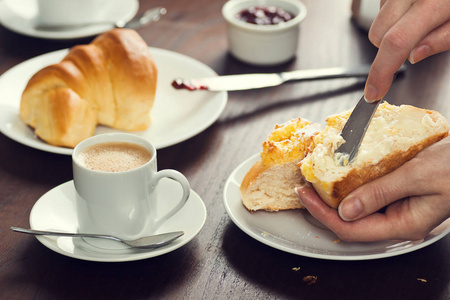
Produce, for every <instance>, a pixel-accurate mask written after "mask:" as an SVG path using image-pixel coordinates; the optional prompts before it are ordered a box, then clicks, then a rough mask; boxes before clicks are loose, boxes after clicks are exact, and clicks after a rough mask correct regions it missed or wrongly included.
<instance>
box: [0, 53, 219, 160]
mask: <svg viewBox="0 0 450 300" xmlns="http://www.w3.org/2000/svg"><path fill="white" fill-rule="evenodd" d="M150 52H151V54H152V56H153V58H154V59H155V62H156V65H157V67H158V85H157V88H156V98H155V104H154V106H153V108H152V111H151V115H152V121H151V124H150V127H149V128H148V129H147V130H145V131H139V132H133V133H134V134H136V135H139V136H141V137H143V138H145V139H147V140H149V141H150V142H151V143H152V144H153V145H154V146H155V147H156V149H161V148H165V147H168V146H172V145H174V144H177V143H180V142H182V141H185V140H187V139H189V138H191V137H193V136H195V135H197V134H198V133H200V132H202V131H203V130H205V129H206V128H208V127H209V126H210V125H211V124H213V123H214V122H215V121H216V120H217V119H218V118H219V116H220V114H221V113H222V111H223V110H224V108H225V105H226V103H227V99H228V94H227V92H209V91H196V92H190V91H187V90H177V89H175V88H173V87H172V81H173V80H174V79H175V78H177V77H182V78H190V77H212V76H217V74H216V73H215V72H214V71H213V70H212V69H211V68H210V67H208V66H207V65H205V64H203V63H201V62H199V61H197V60H195V59H193V58H190V57H188V56H185V55H181V54H178V53H176V52H172V51H168V50H163V49H158V48H150ZM66 53H67V49H66V50H59V51H55V52H50V53H47V54H43V55H40V56H37V57H34V58H32V59H29V60H27V61H25V62H23V63H21V64H18V65H17V66H15V67H13V68H11V69H9V70H8V71H6V72H5V73H4V74H3V75H2V76H0V95H1V97H0V111H1V112H0V132H2V133H3V134H4V135H6V136H7V137H9V138H10V139H12V140H15V141H16V142H19V143H21V144H24V145H27V146H29V147H32V148H35V149H39V150H43V151H47V152H53V153H58V154H65V155H71V154H72V149H69V148H64V147H55V146H51V145H49V144H47V143H45V142H43V141H42V140H41V139H39V138H38V137H37V136H35V135H34V132H33V130H32V129H30V128H29V127H28V126H26V125H25V124H24V123H23V121H22V120H21V119H20V116H19V106H20V99H21V96H22V92H23V90H24V89H25V86H26V84H27V82H28V80H29V79H30V78H31V77H32V76H33V75H34V73H36V72H37V71H38V70H40V69H41V68H43V67H45V66H48V65H50V64H53V63H57V62H59V61H61V60H62V59H63V57H64V56H65V55H66ZM109 132H120V131H119V130H116V129H112V128H108V127H104V126H98V127H97V130H96V132H95V134H102V133H109Z"/></svg>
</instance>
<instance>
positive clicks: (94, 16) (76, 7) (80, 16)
mask: <svg viewBox="0 0 450 300" xmlns="http://www.w3.org/2000/svg"><path fill="white" fill-rule="evenodd" d="M115 2H116V1H111V0H38V1H37V4H38V15H37V23H38V24H39V25H43V26H52V25H53V26H60V25H83V24H89V23H94V22H99V21H104V20H105V19H106V18H107V14H108V12H109V7H111V5H113V4H114V3H115Z"/></svg>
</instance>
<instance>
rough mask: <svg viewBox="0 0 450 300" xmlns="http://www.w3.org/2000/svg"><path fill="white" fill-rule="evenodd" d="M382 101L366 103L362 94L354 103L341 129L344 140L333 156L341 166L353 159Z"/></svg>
mask: <svg viewBox="0 0 450 300" xmlns="http://www.w3.org/2000/svg"><path fill="white" fill-rule="evenodd" d="M382 101H383V100H379V101H376V102H372V103H368V102H366V100H365V99H364V95H363V96H362V97H361V99H360V100H359V102H358V104H356V106H355V108H354V109H353V111H352V113H351V114H350V117H349V118H348V120H347V122H346V123H345V125H344V128H342V131H341V136H342V138H343V139H344V141H345V142H344V143H342V144H341V145H340V146H339V147H338V148H337V149H336V150H335V152H334V155H335V158H336V160H337V161H338V163H339V164H340V165H341V166H346V165H348V164H349V163H351V162H352V161H353V160H354V159H355V157H356V154H357V153H358V150H359V146H360V145H361V142H362V140H363V139H364V135H365V134H366V131H367V128H368V127H369V125H370V121H372V117H373V115H374V114H375V111H376V110H377V108H378V105H379V104H380V103H381V102H382Z"/></svg>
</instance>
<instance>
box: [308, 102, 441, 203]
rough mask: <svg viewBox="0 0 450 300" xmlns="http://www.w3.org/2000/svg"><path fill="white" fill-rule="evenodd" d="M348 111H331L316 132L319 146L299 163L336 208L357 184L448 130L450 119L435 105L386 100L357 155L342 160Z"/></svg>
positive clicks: (399, 162)
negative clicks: (338, 150) (338, 153)
mask: <svg viewBox="0 0 450 300" xmlns="http://www.w3.org/2000/svg"><path fill="white" fill-rule="evenodd" d="M349 115H350V111H348V112H345V113H343V114H339V115H334V116H330V117H329V118H328V119H327V126H326V128H325V130H324V131H323V132H321V133H320V134H319V135H317V136H316V137H315V140H314V143H315V145H316V146H315V148H314V150H313V151H312V152H311V153H309V154H308V156H306V158H305V159H303V160H302V161H301V163H300V169H301V172H302V174H303V176H304V177H305V179H306V180H307V181H309V182H310V183H312V185H313V186H314V189H315V190H316V191H317V193H318V194H319V195H320V197H321V198H322V200H324V201H325V202H326V203H327V204H328V205H329V206H331V207H334V208H336V207H338V206H339V203H340V202H341V201H342V200H343V199H344V197H345V196H347V195H348V194H349V193H350V192H351V191H353V190H354V189H356V188H357V187H358V186H360V185H362V184H364V183H366V182H369V181H371V180H373V179H375V178H378V177H381V176H383V175H385V174H387V173H389V172H391V171H393V170H395V169H396V168H398V167H400V166H401V165H403V164H404V163H405V162H406V161H408V160H410V159H411V158H413V157H414V156H415V155H416V154H417V153H418V152H419V151H421V150H422V149H424V148H425V147H427V146H429V145H431V144H433V143H435V142H437V141H439V140H441V139H443V138H444V137H446V136H447V135H448V131H449V127H448V123H447V120H446V119H445V118H444V117H443V116H442V115H441V114H440V113H438V112H436V111H431V110H426V109H420V108H416V107H413V106H410V105H401V106H395V105H391V104H388V103H386V102H384V103H382V104H380V106H379V107H378V109H377V111H376V112H375V115H374V117H373V119H372V121H371V123H370V125H369V128H368V129H367V132H366V135H365V136H364V139H363V141H362V143H361V146H360V148H359V151H358V154H357V155H356V157H355V160H354V161H353V162H352V163H350V164H348V165H346V166H341V165H339V164H338V159H339V157H337V156H336V157H335V155H334V151H335V149H336V148H337V147H338V146H339V145H340V144H341V143H343V142H344V140H343V139H342V137H341V136H340V132H341V130H342V128H343V126H344V125H345V123H346V121H347V119H348V117H349Z"/></svg>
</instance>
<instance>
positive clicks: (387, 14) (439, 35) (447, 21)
mask: <svg viewBox="0 0 450 300" xmlns="http://www.w3.org/2000/svg"><path fill="white" fill-rule="evenodd" d="M380 7H381V8H380V12H379V13H378V15H377V17H376V18H375V20H374V21H373V23H372V26H371V28H370V31H369V40H370V41H371V42H372V44H374V45H375V46H376V47H378V48H379V49H378V53H377V55H376V57H375V60H374V62H373V64H372V68H371V70H370V72H369V76H368V78H367V82H366V87H365V91H364V94H365V97H366V100H367V101H369V102H370V101H375V100H380V99H382V98H383V97H384V96H385V95H386V93H387V92H388V90H389V88H390V86H391V84H392V80H393V75H394V74H395V72H397V70H398V69H399V68H400V66H401V65H402V64H403V62H404V61H405V60H406V59H409V61H410V62H411V63H413V64H414V63H417V62H419V61H421V60H423V59H425V58H427V57H429V56H431V55H434V54H436V53H440V52H443V51H446V50H450V1H448V0H402V1H396V0H381V1H380Z"/></svg>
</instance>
